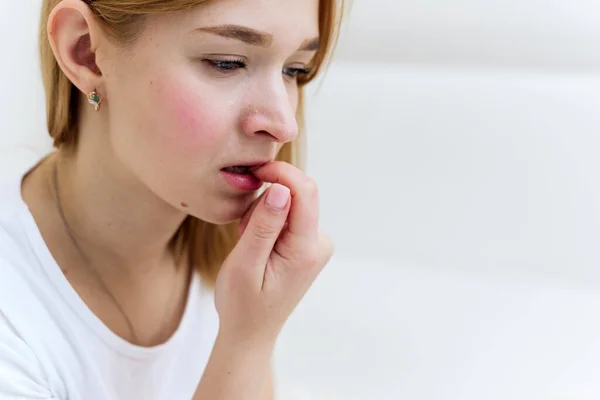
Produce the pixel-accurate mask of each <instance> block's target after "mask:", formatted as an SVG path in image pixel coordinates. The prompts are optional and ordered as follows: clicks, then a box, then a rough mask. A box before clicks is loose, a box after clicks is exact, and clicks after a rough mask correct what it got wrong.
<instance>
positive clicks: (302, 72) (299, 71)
mask: <svg viewBox="0 0 600 400" xmlns="http://www.w3.org/2000/svg"><path fill="white" fill-rule="evenodd" d="M205 61H206V62H207V63H208V64H209V65H210V66H211V67H212V68H214V69H216V70H217V71H219V72H221V73H224V74H227V73H231V72H232V71H235V70H236V69H241V68H246V66H247V64H246V62H245V61H244V60H241V59H238V60H227V61H224V60H205ZM286 71H287V72H286ZM310 72H311V71H310V69H309V68H284V69H283V73H284V74H285V75H286V76H288V77H289V78H291V79H297V78H298V77H301V76H306V75H309V74H310Z"/></svg>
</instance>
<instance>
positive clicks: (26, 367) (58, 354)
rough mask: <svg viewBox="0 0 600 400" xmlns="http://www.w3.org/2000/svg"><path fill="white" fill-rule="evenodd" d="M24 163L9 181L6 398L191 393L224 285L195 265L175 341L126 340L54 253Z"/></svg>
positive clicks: (0, 282) (0, 255)
mask: <svg viewBox="0 0 600 400" xmlns="http://www.w3.org/2000/svg"><path fill="white" fill-rule="evenodd" d="M4 172H5V171H3V173H4ZM24 172H25V171H16V172H15V173H12V172H11V175H13V176H14V178H13V177H10V176H9V179H8V180H6V179H2V181H3V182H2V183H0V400H8V399H10V400H13V399H14V400H16V399H19V400H30V399H60V400H120V399H123V400H137V399H140V400H153V399H157V400H163V399H164V400H188V399H191V398H192V396H193V394H194V391H195V390H196V387H197V385H198V383H199V382H200V379H201V377H202V373H203V372H204V368H205V366H206V363H207V361H208V357H209V355H210V352H211V350H212V347H213V344H214V341H215V339H216V334H217V330H218V315H217V313H216V310H215V306H214V293H213V292H212V291H211V290H209V289H207V288H205V287H204V286H203V285H202V283H201V280H200V277H199V275H195V276H194V279H193V282H192V285H191V286H190V291H189V297H188V302H187V306H186V310H185V312H184V315H183V318H182V321H181V324H180V326H179V328H178V330H177V331H176V332H175V334H174V335H173V336H172V337H171V338H170V339H169V340H168V341H167V342H166V343H164V344H163V345H160V346H156V347H152V348H146V347H139V346H135V345H132V344H130V343H128V342H127V341H125V340H123V339H122V338H120V337H119V336H117V335H116V334H114V333H113V332H112V331H111V330H110V329H109V328H108V327H107V326H106V325H104V323H103V322H102V321H101V320H100V319H99V318H98V317H96V315H95V314H94V313H93V312H92V311H91V310H90V309H89V308H88V307H87V306H86V304H85V303H84V302H83V300H82V299H81V298H80V297H79V296H78V295H77V293H76V292H75V290H74V289H73V288H72V287H71V285H70V284H69V282H68V280H67V279H66V278H65V276H64V275H63V273H62V271H61V269H60V268H59V266H58V265H57V263H56V261H55V260H54V259H53V258H52V255H51V253H50V251H49V250H48V248H47V247H46V245H45V243H44V240H43V239H42V236H41V234H40V232H39V230H38V228H37V226H36V224H35V221H34V219H33V216H32V215H31V213H30V212H29V209H28V207H27V205H26V204H25V202H24V201H23V199H22V197H21V179H22V176H23V175H24ZM6 181H8V182H6Z"/></svg>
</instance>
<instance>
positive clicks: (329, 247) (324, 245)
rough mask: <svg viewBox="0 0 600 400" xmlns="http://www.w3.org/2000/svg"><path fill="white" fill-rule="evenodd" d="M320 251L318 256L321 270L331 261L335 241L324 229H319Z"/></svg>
mask: <svg viewBox="0 0 600 400" xmlns="http://www.w3.org/2000/svg"><path fill="white" fill-rule="evenodd" d="M318 243H319V251H318V256H317V260H318V261H317V263H318V268H319V269H320V270H321V269H323V268H324V267H325V265H327V263H329V261H330V260H331V257H332V256H333V252H334V245H333V241H332V240H331V238H330V237H329V236H327V235H326V234H325V233H324V232H323V231H321V230H319V242H318Z"/></svg>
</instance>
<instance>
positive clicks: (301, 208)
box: [193, 162, 333, 400]
mask: <svg viewBox="0 0 600 400" xmlns="http://www.w3.org/2000/svg"><path fill="white" fill-rule="evenodd" d="M253 174H254V175H255V176H256V177H257V178H258V179H261V180H262V181H264V182H269V183H272V184H273V185H272V186H271V187H270V188H269V189H268V190H267V191H266V192H265V193H264V196H261V197H259V198H258V199H257V200H256V201H255V202H254V205H253V206H252V207H251V208H250V209H249V210H248V211H247V212H246V215H245V216H244V217H243V218H242V220H241V221H240V226H239V227H240V229H239V233H240V238H239V241H238V243H237V245H236V246H235V248H234V249H233V250H232V251H231V253H230V254H229V256H228V257H227V259H226V260H225V262H224V263H223V264H222V266H221V269H220V271H219V276H218V278H217V282H216V286H215V305H216V308H217V312H218V314H219V334H218V335H217V340H216V342H215V345H214V347H213V351H212V353H211V356H210V358H209V361H208V364H207V366H206V369H205V372H204V375H203V377H202V380H201V381H200V384H199V385H198V388H197V390H196V393H195V395H194V398H193V400H271V399H272V398H273V384H272V370H271V358H272V354H273V348H274V345H275V341H276V339H277V337H278V336H279V332H280V330H281V328H282V327H283V325H284V324H285V322H286V321H287V319H288V317H289V315H290V314H291V312H292V311H293V310H294V308H295V307H296V305H297V304H298V303H299V301H300V300H301V299H302V297H303V296H304V294H305V293H306V291H307V290H308V288H309V287H310V286H311V285H312V282H313V281H314V279H316V277H317V276H318V275H319V273H320V272H321V270H322V268H323V267H324V266H325V264H327V262H328V261H329V258H330V257H331V254H332V252H333V245H332V243H331V239H329V238H328V237H327V235H325V234H324V233H323V232H322V231H321V230H320V229H319V223H318V219H319V204H318V203H319V202H318V199H319V196H318V190H317V186H316V183H315V182H314V181H313V180H312V179H310V178H309V177H308V176H306V175H305V174H304V173H303V172H302V171H300V170H299V169H297V168H296V167H294V166H292V165H290V164H287V163H283V162H272V163H268V164H266V165H264V166H262V167H260V168H259V169H256V170H253ZM292 204H293V207H292Z"/></svg>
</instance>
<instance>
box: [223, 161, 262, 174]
mask: <svg viewBox="0 0 600 400" xmlns="http://www.w3.org/2000/svg"><path fill="white" fill-rule="evenodd" d="M268 162H269V161H255V162H252V161H250V162H240V163H239V164H235V165H232V166H229V167H225V168H221V171H224V172H229V173H232V174H240V175H249V174H252V172H253V171H255V170H257V169H258V168H260V167H262V166H263V165H265V164H266V163H268Z"/></svg>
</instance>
